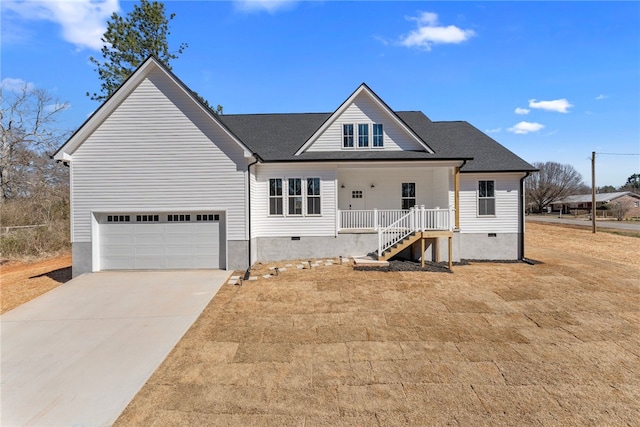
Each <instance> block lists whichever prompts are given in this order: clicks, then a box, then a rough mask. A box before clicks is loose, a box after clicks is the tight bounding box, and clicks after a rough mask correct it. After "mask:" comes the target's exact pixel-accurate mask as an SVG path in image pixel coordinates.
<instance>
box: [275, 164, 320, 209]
mask: <svg viewBox="0 0 640 427" xmlns="http://www.w3.org/2000/svg"><path fill="white" fill-rule="evenodd" d="M272 179H279V180H281V182H282V196H271V180H272ZM290 179H299V180H300V190H301V194H300V195H289V180H290ZM310 179H317V180H318V194H317V195H312V194H309V192H308V182H309V181H308V180H310ZM322 185H323V184H322V178H321V177H320V176H317V175H315V176H313V175H310V176H305V175H292V176H284V177H273V176H271V177H269V178H267V194H268V199H269V202H268V203H267V216H269V217H283V218H286V217H296V218H299V217H307V216H309V217H319V216H322V215H323V214H322V211H323V209H322ZM296 197H300V198H301V199H302V209H301V213H289V207H290V199H291V198H296ZM272 198H282V214H272V213H271V199H272ZM311 198H316V199H318V201H319V209H320V212H319V213H309V207H308V201H309V199H311Z"/></svg>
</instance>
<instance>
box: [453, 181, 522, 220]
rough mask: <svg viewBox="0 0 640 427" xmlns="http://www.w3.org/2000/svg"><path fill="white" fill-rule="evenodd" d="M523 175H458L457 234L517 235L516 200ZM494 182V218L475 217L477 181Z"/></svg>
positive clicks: (476, 215)
mask: <svg viewBox="0 0 640 427" xmlns="http://www.w3.org/2000/svg"><path fill="white" fill-rule="evenodd" d="M521 177H522V174H517V173H496V174H470V173H461V174H460V232H461V233H518V231H519V230H518V206H519V204H518V198H519V197H520V191H519V187H520V178H521ZM482 180H491V181H494V182H495V189H494V195H495V211H496V213H495V215H491V216H480V215H478V181H482Z"/></svg>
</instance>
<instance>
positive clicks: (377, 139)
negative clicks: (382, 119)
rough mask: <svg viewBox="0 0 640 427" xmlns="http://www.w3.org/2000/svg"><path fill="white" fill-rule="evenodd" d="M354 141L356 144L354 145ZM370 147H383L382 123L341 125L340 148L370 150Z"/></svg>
mask: <svg viewBox="0 0 640 427" xmlns="http://www.w3.org/2000/svg"><path fill="white" fill-rule="evenodd" d="M356 131H357V133H356ZM356 140H357V141H358V143H357V144H355V141H356ZM370 141H371V142H370ZM372 147H373V148H383V147H384V130H383V128H382V123H373V124H371V123H358V124H353V123H345V124H343V125H342V148H356V149H370V148H372Z"/></svg>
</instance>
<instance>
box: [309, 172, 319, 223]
mask: <svg viewBox="0 0 640 427" xmlns="http://www.w3.org/2000/svg"><path fill="white" fill-rule="evenodd" d="M307 215H320V178H307Z"/></svg>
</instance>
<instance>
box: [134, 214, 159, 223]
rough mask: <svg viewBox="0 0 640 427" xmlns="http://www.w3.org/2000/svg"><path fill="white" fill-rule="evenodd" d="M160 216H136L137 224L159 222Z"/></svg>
mask: <svg viewBox="0 0 640 427" xmlns="http://www.w3.org/2000/svg"><path fill="white" fill-rule="evenodd" d="M159 220H160V216H159V215H136V222H158V221H159Z"/></svg>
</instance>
